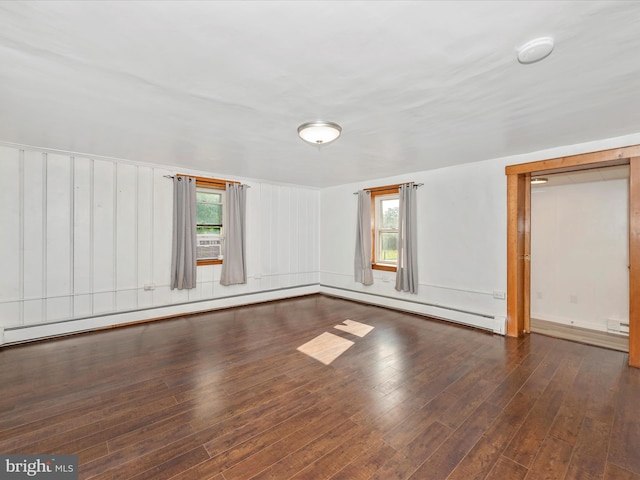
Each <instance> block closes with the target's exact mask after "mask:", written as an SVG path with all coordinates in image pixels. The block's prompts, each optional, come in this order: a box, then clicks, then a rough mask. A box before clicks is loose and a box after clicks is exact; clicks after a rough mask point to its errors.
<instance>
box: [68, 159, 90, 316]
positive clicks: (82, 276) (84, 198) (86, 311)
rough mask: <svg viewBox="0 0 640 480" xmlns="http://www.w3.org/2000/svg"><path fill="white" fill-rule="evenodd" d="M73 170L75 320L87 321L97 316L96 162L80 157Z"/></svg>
mask: <svg viewBox="0 0 640 480" xmlns="http://www.w3.org/2000/svg"><path fill="white" fill-rule="evenodd" d="M73 170H74V174H73V177H74V186H73V192H74V193H73V307H74V316H77V317H86V316H90V315H91V314H92V313H93V307H92V305H93V295H92V292H93V288H92V281H93V273H92V261H93V250H92V246H93V242H92V237H91V233H92V232H93V228H92V218H93V215H92V212H93V194H92V188H93V182H92V178H93V177H92V171H93V161H92V160H90V159H88V158H82V157H76V158H75V159H74V166H73Z"/></svg>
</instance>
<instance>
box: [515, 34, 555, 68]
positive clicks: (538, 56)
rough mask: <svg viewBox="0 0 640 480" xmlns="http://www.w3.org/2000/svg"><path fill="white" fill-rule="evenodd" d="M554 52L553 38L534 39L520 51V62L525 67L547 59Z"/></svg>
mask: <svg viewBox="0 0 640 480" xmlns="http://www.w3.org/2000/svg"><path fill="white" fill-rule="evenodd" d="M552 51H553V38H551V37H540V38H534V39H533V40H531V41H530V42H527V43H525V44H524V45H522V46H521V47H520V48H519V49H518V61H519V62H520V63H523V64H525V65H527V64H529V63H536V62H539V61H540V60H542V59H543V58H547V57H548V56H549V54H550V53H551V52H552Z"/></svg>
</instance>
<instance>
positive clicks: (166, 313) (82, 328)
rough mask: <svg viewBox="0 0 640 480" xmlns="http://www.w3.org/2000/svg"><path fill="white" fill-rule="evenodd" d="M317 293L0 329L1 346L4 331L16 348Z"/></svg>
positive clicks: (303, 290)
mask: <svg viewBox="0 0 640 480" xmlns="http://www.w3.org/2000/svg"><path fill="white" fill-rule="evenodd" d="M319 292H320V285H318V284H315V285H306V286H302V287H291V288H286V289H279V290H271V291H266V292H257V293H252V294H247V295H234V296H230V297H226V298H218V299H215V300H207V301H200V302H192V303H183V304H180V305H167V306H164V307H158V308H150V309H146V310H137V311H132V312H123V313H115V314H110V315H102V316H96V317H88V318H82V319H76V320H68V321H64V322H56V323H50V324H39V325H32V326H25V327H20V328H14V329H9V330H4V329H3V328H1V327H0V345H2V343H3V338H2V332H3V330H4V343H5V344H17V343H24V342H28V341H31V340H40V339H44V338H51V337H58V336H62V335H69V334H73V333H81V332H89V331H92V330H98V329H103V328H109V327H114V326H118V325H123V324H127V323H133V322H143V321H146V320H153V319H156V318H164V317H171V316H179V315H187V314H191V313H200V312H208V311H212V310H220V309H223V308H229V307H239V306H243V305H251V304H254V303H262V302H269V301H272V300H282V299H285V298H293V297H300V296H305V295H312V294H314V293H319Z"/></svg>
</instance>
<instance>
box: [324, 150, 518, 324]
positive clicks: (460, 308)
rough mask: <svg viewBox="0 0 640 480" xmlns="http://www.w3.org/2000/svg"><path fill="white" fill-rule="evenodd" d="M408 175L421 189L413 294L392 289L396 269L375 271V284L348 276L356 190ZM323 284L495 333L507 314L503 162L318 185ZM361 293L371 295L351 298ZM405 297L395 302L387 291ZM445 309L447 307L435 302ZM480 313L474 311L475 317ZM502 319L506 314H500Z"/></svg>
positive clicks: (353, 238)
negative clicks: (498, 296) (416, 284)
mask: <svg viewBox="0 0 640 480" xmlns="http://www.w3.org/2000/svg"><path fill="white" fill-rule="evenodd" d="M406 181H414V182H416V183H424V185H423V186H422V187H420V188H419V189H418V195H417V198H418V205H417V217H418V244H419V250H418V269H419V292H418V294H417V295H412V294H408V293H399V292H396V291H395V289H394V285H395V283H394V282H395V273H393V272H383V271H377V270H374V284H373V285H371V286H368V287H365V286H363V285H361V284H359V283H356V282H355V281H354V280H353V255H354V250H355V218H356V203H357V202H356V196H355V195H353V192H355V191H357V190H358V189H360V188H365V187H376V186H383V185H391V184H396V183H401V182H406ZM321 205H322V213H321V225H322V229H321V242H320V244H321V248H320V258H321V273H320V282H321V284H322V286H323V287H324V288H329V289H331V291H332V293H340V292H339V291H337V290H335V289H340V291H342V292H343V293H342V294H343V295H345V296H350V297H352V298H359V299H364V298H366V299H367V300H368V301H371V302H382V301H384V302H385V304H389V305H394V306H398V307H400V308H404V309H407V310H413V311H417V312H420V313H426V314H430V315H435V316H438V317H441V318H447V319H451V320H455V321H460V322H463V323H469V324H472V325H476V326H480V327H483V328H488V329H490V330H496V331H499V330H500V329H501V327H500V325H497V324H496V323H495V321H494V317H496V316H498V317H504V316H505V315H506V313H505V312H506V305H505V300H504V299H495V298H494V297H493V293H494V291H498V292H503V293H504V292H505V289H506V275H505V272H506V254H505V245H506V177H505V174H504V162H502V161H489V162H477V163H471V164H467V165H460V166H456V167H450V168H443V169H438V170H431V171H425V172H418V173H415V174H412V175H403V176H400V177H393V178H385V179H379V180H376V181H370V182H364V183H359V184H350V185H343V186H340V187H335V188H328V189H324V190H323V191H322V197H321ZM353 292H366V293H369V294H371V295H370V296H368V297H361V296H358V297H354V295H353ZM388 296H390V297H393V299H398V300H402V301H404V303H397V302H391V303H389V302H388V301H389V300H390V299H388V298H386V299H385V297H388ZM438 307H445V308H438ZM476 314H479V315H476ZM502 325H504V320H502Z"/></svg>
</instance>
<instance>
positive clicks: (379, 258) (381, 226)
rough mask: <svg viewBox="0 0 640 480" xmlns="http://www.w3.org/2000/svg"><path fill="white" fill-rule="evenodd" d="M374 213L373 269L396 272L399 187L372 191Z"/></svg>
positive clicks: (372, 210) (372, 209)
mask: <svg viewBox="0 0 640 480" xmlns="http://www.w3.org/2000/svg"><path fill="white" fill-rule="evenodd" d="M370 191H371V212H372V217H373V218H372V228H371V230H372V233H371V234H372V259H371V263H372V267H373V268H374V269H376V270H389V271H396V267H397V265H398V217H399V214H400V198H399V195H398V187H397V186H391V187H381V188H375V189H370Z"/></svg>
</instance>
